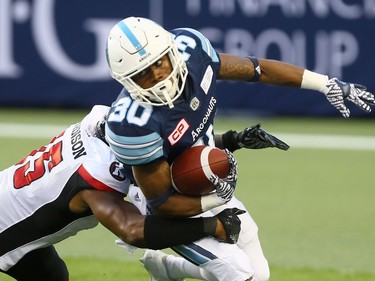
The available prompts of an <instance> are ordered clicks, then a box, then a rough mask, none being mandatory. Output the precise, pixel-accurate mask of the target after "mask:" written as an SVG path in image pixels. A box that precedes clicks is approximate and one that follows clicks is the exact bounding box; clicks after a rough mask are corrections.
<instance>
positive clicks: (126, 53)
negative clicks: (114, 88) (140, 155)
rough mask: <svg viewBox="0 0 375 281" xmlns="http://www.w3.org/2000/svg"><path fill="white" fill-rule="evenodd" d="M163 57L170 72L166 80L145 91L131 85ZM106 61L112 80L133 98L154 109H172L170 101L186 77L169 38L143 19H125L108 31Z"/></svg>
mask: <svg viewBox="0 0 375 281" xmlns="http://www.w3.org/2000/svg"><path fill="white" fill-rule="evenodd" d="M165 54H167V55H168V57H169V60H170V62H171V64H172V72H171V73H170V75H169V76H168V77H167V78H166V79H164V80H163V81H161V82H159V83H157V84H156V85H154V86H152V87H151V88H148V89H144V88H142V87H141V86H139V85H138V84H137V83H135V82H134V80H133V79H132V77H133V76H134V75H136V74H137V73H139V72H141V71H142V70H144V69H146V68H147V67H149V66H151V65H152V64H153V63H155V62H156V61H157V60H158V59H160V58H161V57H162V56H164V55H165ZM107 61H108V64H109V67H110V70H111V75H112V77H113V78H114V79H116V80H117V81H118V82H120V83H121V84H122V85H124V87H125V88H126V89H127V90H128V92H129V93H130V96H131V97H132V98H133V99H135V100H137V101H138V102H140V103H144V104H151V105H156V106H161V105H168V106H169V107H173V102H174V101H175V100H176V99H177V98H178V97H179V96H180V95H181V93H182V91H183V89H184V86H185V81H186V77H187V74H188V70H187V67H186V64H185V62H184V61H183V60H182V58H181V55H180V54H179V52H178V50H177V47H176V44H175V42H174V40H173V35H172V34H171V33H170V32H168V31H166V30H165V29H164V28H162V27H161V26H160V25H158V24H157V23H155V22H153V21H151V20H149V19H145V18H138V17H137V18H136V17H129V18H126V19H124V20H122V21H120V22H118V23H117V24H116V25H115V26H114V27H113V28H112V29H111V31H110V33H109V36H108V41H107Z"/></svg>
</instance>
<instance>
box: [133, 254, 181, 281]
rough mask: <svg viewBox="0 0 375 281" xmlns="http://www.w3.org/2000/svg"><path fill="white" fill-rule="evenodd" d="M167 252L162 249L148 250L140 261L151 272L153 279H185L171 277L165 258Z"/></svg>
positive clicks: (167, 280)
mask: <svg viewBox="0 0 375 281" xmlns="http://www.w3.org/2000/svg"><path fill="white" fill-rule="evenodd" d="M167 256H168V255H167V254H164V253H163V252H162V251H154V250H147V251H146V252H145V254H144V255H143V257H142V258H141V259H140V262H141V264H142V266H143V267H144V268H146V270H147V271H148V274H150V277H151V279H150V280H151V281H183V280H184V279H173V278H171V277H170V275H169V272H168V268H167V266H166V263H165V260H166V259H167Z"/></svg>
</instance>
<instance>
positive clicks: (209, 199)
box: [201, 193, 224, 212]
mask: <svg viewBox="0 0 375 281" xmlns="http://www.w3.org/2000/svg"><path fill="white" fill-rule="evenodd" d="M223 201H224V199H222V198H220V197H219V196H217V195H216V194H215V193H212V194H208V195H204V196H202V197H201V207H202V211H203V212H206V211H208V210H211V209H212V208H215V207H218V206H220V205H223V203H224V202H223Z"/></svg>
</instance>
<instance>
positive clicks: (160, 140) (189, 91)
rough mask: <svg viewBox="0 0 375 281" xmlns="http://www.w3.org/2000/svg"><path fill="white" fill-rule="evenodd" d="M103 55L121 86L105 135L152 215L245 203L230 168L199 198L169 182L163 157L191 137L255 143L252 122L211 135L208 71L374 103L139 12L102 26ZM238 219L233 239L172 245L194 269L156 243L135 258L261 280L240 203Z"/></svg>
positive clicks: (163, 276) (157, 267) (151, 265)
mask: <svg viewBox="0 0 375 281" xmlns="http://www.w3.org/2000/svg"><path fill="white" fill-rule="evenodd" d="M107 59H108V64H109V67H110V71H111V75H112V77H113V78H114V79H116V80H117V81H118V82H119V83H121V84H122V85H123V86H124V89H123V90H122V92H121V93H120V95H119V97H118V99H117V100H116V101H115V102H114V103H113V105H112V109H111V111H110V112H109V115H108V120H107V123H106V127H105V129H106V140H107V141H108V143H109V144H110V146H111V148H112V149H113V151H114V153H115V154H116V157H117V159H118V160H119V161H121V162H122V163H124V164H125V172H126V175H127V177H129V179H130V180H131V181H132V182H133V183H135V184H137V185H138V186H139V187H140V188H141V190H142V192H143V193H144V195H145V198H146V199H145V200H146V202H147V206H148V207H149V209H150V210H152V212H154V213H157V214H159V215H161V216H178V217H181V216H184V217H189V216H194V215H197V214H201V213H202V212H207V211H210V212H212V213H218V212H220V211H221V210H222V209H223V208H225V207H227V206H236V207H237V208H239V209H244V206H243V204H242V203H241V202H240V201H239V200H238V199H236V198H235V197H234V196H233V191H234V188H235V185H236V175H235V173H233V174H231V176H230V177H229V178H227V179H224V180H222V179H218V178H217V177H212V182H213V183H214V184H215V185H216V187H217V192H216V193H212V194H209V195H204V196H200V197H189V196H185V195H182V194H178V193H176V192H175V191H174V190H173V188H172V185H171V179H170V169H169V166H170V164H171V163H172V162H173V160H174V159H175V158H176V157H177V156H178V155H179V154H180V153H181V152H183V151H184V150H186V149H187V148H189V147H191V146H194V145H198V144H205V145H211V146H214V145H216V146H219V147H221V146H222V145H223V146H224V147H227V148H228V149H229V150H231V151H234V150H235V149H237V148H240V147H244V146H245V147H246V146H247V147H248V148H257V147H256V146H255V145H252V144H251V141H249V135H251V132H254V131H259V130H260V128H259V126H258V127H253V128H248V129H246V130H244V131H243V132H240V133H237V132H235V131H231V132H228V133H225V134H224V135H222V136H220V137H219V138H218V137H215V135H214V127H213V124H214V116H215V112H216V110H217V97H216V90H215V87H216V80H220V79H223V80H237V81H247V82H258V83H264V84H271V85H276V86H289V87H297V88H304V89H310V90H316V91H319V92H321V93H323V94H324V95H325V96H326V97H327V99H328V101H329V102H330V103H331V104H332V105H333V106H334V107H335V108H337V109H338V110H339V111H340V113H341V114H342V115H343V116H344V117H349V115H350V112H349V109H348V108H347V107H346V105H345V102H347V101H349V102H352V103H354V104H355V105H357V106H359V107H360V108H362V109H363V110H364V111H366V112H369V111H371V108H370V106H371V105H374V104H375V101H374V95H373V94H371V93H370V92H368V91H367V90H366V88H365V87H363V86H361V85H357V84H352V83H346V82H342V81H339V80H338V79H336V78H328V77H327V76H325V75H322V74H318V73H315V72H312V71H309V70H307V69H303V68H301V67H297V66H294V65H291V64H287V63H283V62H280V61H275V60H268V59H260V58H256V57H252V56H249V57H240V56H235V55H230V54H225V53H218V52H216V51H215V50H214V48H213V47H212V45H211V43H210V42H209V40H207V38H205V37H204V36H203V35H202V34H201V33H200V32H198V31H197V30H194V29H191V28H177V29H173V30H171V31H170V32H169V31H166V30H165V29H164V28H162V27H161V26H160V25H158V24H156V23H155V22H153V21H150V20H148V19H145V18H136V17H129V18H126V19H124V20H122V21H120V22H118V23H117V24H116V25H115V26H114V27H113V28H112V29H111V31H110V33H109V37H108V41H107ZM233 98H235V93H234V94H233ZM250 139H251V138H250ZM246 141H249V142H248V143H246ZM261 147H264V146H260V147H258V148H261ZM281 148H282V149H286V147H285V146H284V147H281ZM240 219H241V221H242V224H241V232H240V236H239V240H238V243H237V244H236V245H217V244H216V243H215V241H213V242H212V241H211V240H210V239H203V240H202V241H199V242H197V243H192V244H188V245H181V246H179V247H175V248H174V250H175V251H176V252H178V253H179V254H180V255H182V256H184V257H185V258H186V259H188V260H189V261H191V262H192V263H193V264H194V265H196V267H195V268H194V267H191V268H190V269H188V270H186V268H185V266H186V267H187V265H186V264H182V263H183V262H182V263H181V264H179V265H177V266H174V265H176V264H177V263H178V262H177V261H176V262H174V261H173V258H165V256H161V254H160V255H159V254H158V252H154V253H153V252H148V253H146V256H145V258H144V260H143V261H144V265H145V267H146V268H147V269H148V270H149V272H150V274H151V275H152V278H154V279H153V280H179V279H181V278H183V277H192V278H197V279H209V280H231V281H233V280H240V281H243V280H250V279H252V280H259V281H260V280H262V281H263V280H268V279H269V268H268V263H267V260H266V259H265V257H264V255H263V252H262V249H261V246H260V243H259V239H258V234H257V232H258V228H257V225H256V224H255V222H254V220H253V219H252V218H251V216H250V214H249V213H248V212H247V213H246V214H244V215H241V216H240ZM244 253H245V256H244ZM152 255H153V256H152ZM149 257H151V258H149ZM153 257H160V259H159V258H153ZM157 260H160V262H159V263H156V261H157ZM197 266H199V268H198V269H197ZM162 267H166V269H164V271H163V269H162ZM201 269H204V270H201ZM184 274H185V275H184Z"/></svg>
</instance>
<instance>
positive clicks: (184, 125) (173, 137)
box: [168, 118, 190, 145]
mask: <svg viewBox="0 0 375 281" xmlns="http://www.w3.org/2000/svg"><path fill="white" fill-rule="evenodd" d="M189 127H190V125H189V123H188V122H186V120H185V119H184V118H182V119H181V120H180V122H178V124H177V126H176V128H175V129H174V130H173V132H172V133H171V134H170V135H169V137H168V140H169V142H170V144H171V145H174V144H175V143H177V142H178V141H179V140H180V139H181V138H182V137H183V136H184V134H185V133H186V132H187V130H188V129H189Z"/></svg>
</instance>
